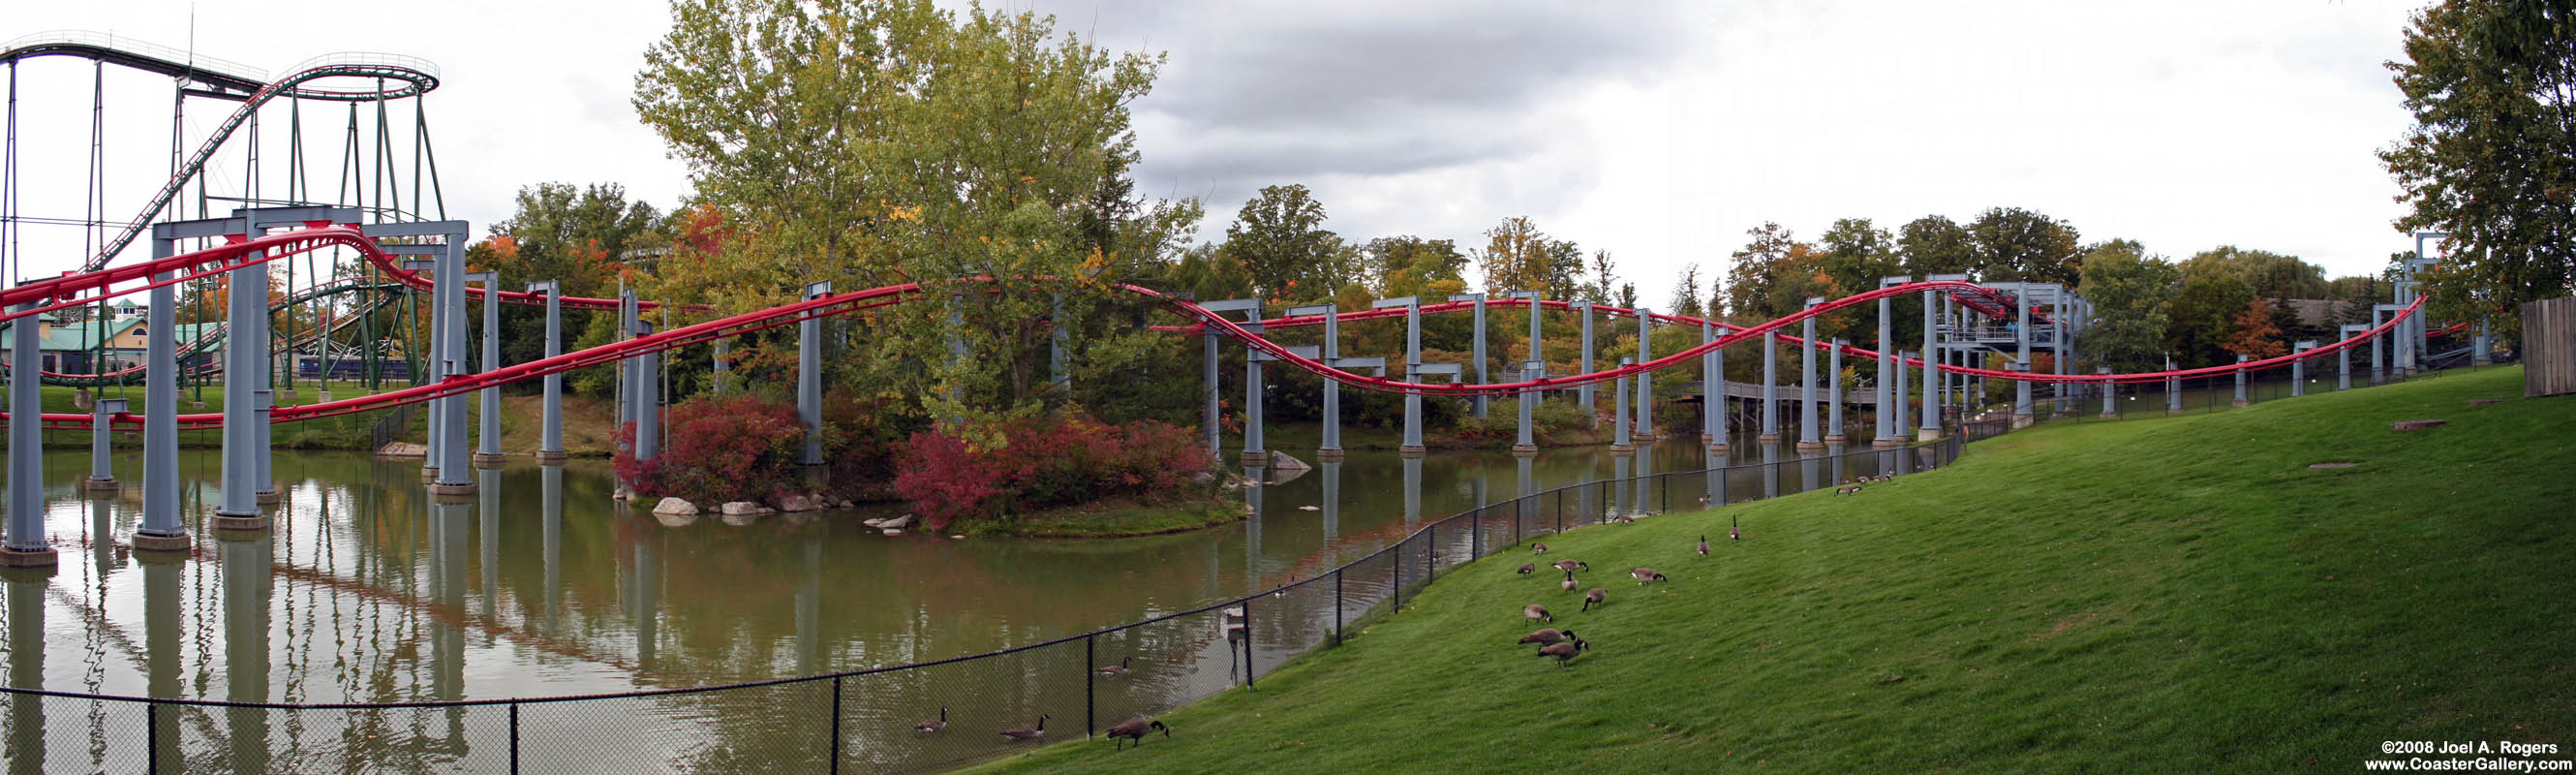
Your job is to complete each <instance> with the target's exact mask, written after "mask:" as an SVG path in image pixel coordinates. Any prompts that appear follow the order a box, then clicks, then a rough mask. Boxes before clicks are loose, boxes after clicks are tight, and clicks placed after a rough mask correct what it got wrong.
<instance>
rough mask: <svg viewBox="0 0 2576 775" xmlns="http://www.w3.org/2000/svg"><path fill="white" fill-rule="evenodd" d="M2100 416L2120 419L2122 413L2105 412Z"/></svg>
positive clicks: (2108, 418)
mask: <svg viewBox="0 0 2576 775" xmlns="http://www.w3.org/2000/svg"><path fill="white" fill-rule="evenodd" d="M2100 417H2101V418H2102V419H2105V420H2113V419H2118V418H2119V417H2120V413H2119V412H2103V413H2102V414H2101V415H2100Z"/></svg>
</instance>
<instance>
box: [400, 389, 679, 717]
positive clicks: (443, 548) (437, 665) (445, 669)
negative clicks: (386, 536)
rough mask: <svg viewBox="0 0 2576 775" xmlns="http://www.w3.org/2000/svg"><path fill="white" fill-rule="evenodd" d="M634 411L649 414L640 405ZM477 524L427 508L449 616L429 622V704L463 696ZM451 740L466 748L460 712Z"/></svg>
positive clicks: (436, 594) (446, 509)
mask: <svg viewBox="0 0 2576 775" xmlns="http://www.w3.org/2000/svg"><path fill="white" fill-rule="evenodd" d="M636 407H637V409H639V410H643V409H646V408H647V407H646V405H644V404H642V403H640V402H639V403H638V404H637V405H636ZM473 524H474V523H473V513H472V510H471V509H470V508H469V507H467V506H466V505H465V504H463V503H439V502H436V501H435V499H433V500H432V502H431V503H430V504H429V541H430V543H429V566H430V567H429V574H430V582H431V583H430V601H431V602H432V604H434V605H436V606H437V607H439V608H441V609H444V612H445V613H446V614H447V615H443V616H431V617H430V622H429V670H430V682H429V686H430V697H431V699H439V700H454V699H461V698H463V697H464V696H465V629H464V628H463V627H460V626H458V625H457V620H458V619H459V618H461V617H460V615H461V614H462V613H463V612H464V609H465V563H466V556H465V550H466V538H467V535H466V531H467V530H469V529H471V528H472V527H473ZM447 739H448V740H449V741H450V742H452V743H456V744H459V745H461V744H463V742H464V739H465V716H464V713H463V711H462V709H450V710H449V712H448V713H447Z"/></svg>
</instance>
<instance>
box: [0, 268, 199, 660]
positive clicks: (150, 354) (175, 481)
mask: <svg viewBox="0 0 2576 775" xmlns="http://www.w3.org/2000/svg"><path fill="white" fill-rule="evenodd" d="M172 249H173V246H172V240H170V239H168V238H165V237H162V236H160V235H158V234H155V235H153V238H152V257H153V258H156V259H157V258H169V257H170V255H171V252H172ZM171 276H172V275H171V273H169V272H162V273H160V274H156V275H153V276H152V279H153V281H154V282H163V281H167V280H169V279H171ZM177 299H178V291H177V289H175V288H174V287H172V286H168V285H164V286H161V287H158V288H154V289H152V290H151V295H150V300H151V307H150V308H149V311H148V312H147V313H146V314H147V315H149V317H147V318H145V319H144V323H143V325H144V327H145V331H144V335H145V341H144V343H143V351H144V355H143V524H142V525H141V526H139V527H136V528H135V530H134V538H133V542H134V548H135V550H136V551H146V552H156V551H157V552H169V551H187V550H188V549H189V548H191V547H192V546H194V542H193V541H191V540H190V539H189V538H188V526H187V525H186V524H183V523H181V522H180V521H179V357H178V347H177V345H175V344H173V343H172V342H171V339H172V338H174V337H176V336H178V320H177V318H178V316H179V304H178V300H177ZM13 446H14V445H13ZM174 573H175V571H174ZM173 578H175V576H174V577H173ZM170 658H171V659H176V658H177V656H176V655H175V654H174V655H172V656H171V657H170Z"/></svg>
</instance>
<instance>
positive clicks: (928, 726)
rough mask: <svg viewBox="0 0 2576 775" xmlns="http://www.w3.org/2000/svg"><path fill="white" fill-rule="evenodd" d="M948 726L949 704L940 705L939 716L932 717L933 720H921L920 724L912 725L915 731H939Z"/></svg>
mask: <svg viewBox="0 0 2576 775" xmlns="http://www.w3.org/2000/svg"><path fill="white" fill-rule="evenodd" d="M947 728H948V706H946V705H942V706H939V718H935V719H931V720H929V721H924V722H921V723H919V724H914V725H912V731H915V732H923V733H929V732H937V731H939V730H942V729H947Z"/></svg>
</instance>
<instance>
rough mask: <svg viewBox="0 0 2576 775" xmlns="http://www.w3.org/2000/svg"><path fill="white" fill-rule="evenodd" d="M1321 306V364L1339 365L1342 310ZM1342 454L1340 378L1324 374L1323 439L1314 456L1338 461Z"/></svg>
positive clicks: (1319, 458)
mask: <svg viewBox="0 0 2576 775" xmlns="http://www.w3.org/2000/svg"><path fill="white" fill-rule="evenodd" d="M1322 306H1323V308H1324V309H1323V313H1324V347H1323V353H1322V354H1323V356H1324V359H1323V360H1324V365H1327V366H1334V367H1336V368H1339V362H1340V360H1341V357H1342V350H1341V341H1342V328H1341V321H1342V314H1341V312H1342V311H1341V309H1340V308H1338V307H1335V306H1333V305H1331V304H1325V305H1322ZM1342 455H1343V452H1342V382H1341V380H1337V379H1333V378H1331V377H1325V378H1324V441H1323V444H1322V445H1320V446H1318V447H1316V449H1315V459H1317V460H1340V459H1341V458H1342Z"/></svg>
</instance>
